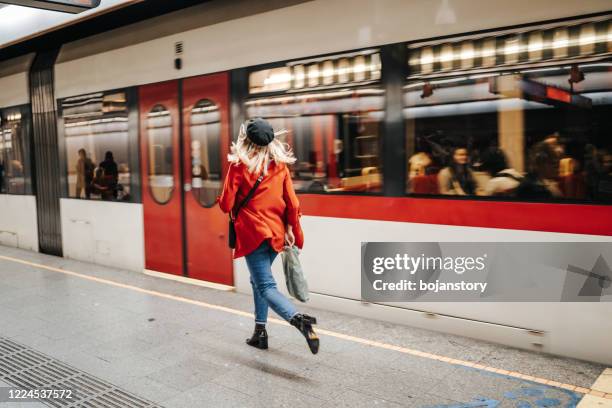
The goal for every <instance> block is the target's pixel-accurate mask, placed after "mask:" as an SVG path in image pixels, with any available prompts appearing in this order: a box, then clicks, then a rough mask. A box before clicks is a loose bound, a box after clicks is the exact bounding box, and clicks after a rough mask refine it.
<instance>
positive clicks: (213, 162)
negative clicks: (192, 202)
mask: <svg viewBox="0 0 612 408" xmlns="http://www.w3.org/2000/svg"><path fill="white" fill-rule="evenodd" d="M190 135H191V191H192V193H193V196H194V198H195V199H196V200H197V201H198V202H199V203H200V204H201V205H202V206H204V207H211V206H212V205H213V204H214V203H215V200H216V197H217V195H219V193H220V188H221V157H220V154H221V152H220V148H221V146H220V137H221V120H220V113H219V107H218V106H217V105H215V104H214V103H213V102H211V101H210V100H201V101H199V102H198V103H197V104H196V105H195V106H194V107H193V109H192V110H191V123H190Z"/></svg>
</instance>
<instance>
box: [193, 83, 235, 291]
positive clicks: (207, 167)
mask: <svg viewBox="0 0 612 408" xmlns="http://www.w3.org/2000/svg"><path fill="white" fill-rule="evenodd" d="M183 138H184V143H183V174H184V180H183V182H184V186H185V232H186V234H185V236H186V245H187V271H188V274H189V276H190V277H192V278H196V279H203V280H207V281H211V282H217V283H223V284H226V285H232V284H233V274H232V256H231V251H230V250H229V248H228V246H227V216H226V215H225V214H223V213H222V212H221V210H220V209H219V206H218V205H217V204H215V201H216V198H217V196H218V195H219V194H220V192H221V187H222V184H223V176H224V175H225V173H226V171H227V167H228V164H227V163H228V162H227V154H228V153H229V145H230V131H229V78H228V74H227V73H225V72H224V73H219V74H212V75H206V76H201V77H195V78H189V79H185V80H184V81H183Z"/></svg>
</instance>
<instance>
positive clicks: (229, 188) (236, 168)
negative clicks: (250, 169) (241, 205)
mask: <svg viewBox="0 0 612 408" xmlns="http://www.w3.org/2000/svg"><path fill="white" fill-rule="evenodd" d="M241 170H242V168H241V167H240V165H239V164H233V163H232V164H230V167H229V171H228V172H227V176H225V182H224V183H223V190H222V191H221V195H220V196H219V197H217V201H218V202H219V207H220V208H221V210H222V211H223V212H225V213H228V212H230V211H231V210H232V209H233V208H234V204H235V202H236V193H237V192H238V189H239V188H240V183H241V182H242V171H241Z"/></svg>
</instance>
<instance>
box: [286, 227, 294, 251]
mask: <svg viewBox="0 0 612 408" xmlns="http://www.w3.org/2000/svg"><path fill="white" fill-rule="evenodd" d="M293 244H295V235H294V234H293V227H292V226H291V225H287V228H286V232H285V245H288V246H293Z"/></svg>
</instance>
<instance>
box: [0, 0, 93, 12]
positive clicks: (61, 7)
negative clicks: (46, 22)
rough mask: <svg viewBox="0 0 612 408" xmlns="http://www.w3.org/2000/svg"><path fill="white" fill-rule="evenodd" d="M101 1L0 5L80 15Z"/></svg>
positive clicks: (11, 0) (10, 0)
mask: <svg viewBox="0 0 612 408" xmlns="http://www.w3.org/2000/svg"><path fill="white" fill-rule="evenodd" d="M100 1H101V0H3V1H2V3H6V4H15V5H17V6H25V7H34V8H39V9H44V10H52V11H61V12H64V13H81V12H83V11H87V10H91V9H93V8H96V7H98V6H99V5H100Z"/></svg>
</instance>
